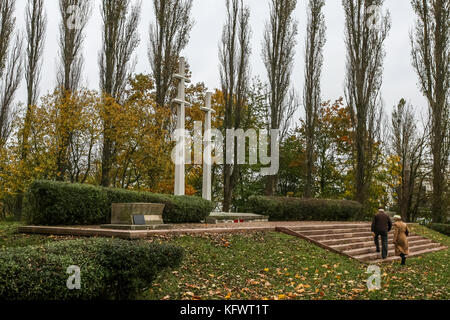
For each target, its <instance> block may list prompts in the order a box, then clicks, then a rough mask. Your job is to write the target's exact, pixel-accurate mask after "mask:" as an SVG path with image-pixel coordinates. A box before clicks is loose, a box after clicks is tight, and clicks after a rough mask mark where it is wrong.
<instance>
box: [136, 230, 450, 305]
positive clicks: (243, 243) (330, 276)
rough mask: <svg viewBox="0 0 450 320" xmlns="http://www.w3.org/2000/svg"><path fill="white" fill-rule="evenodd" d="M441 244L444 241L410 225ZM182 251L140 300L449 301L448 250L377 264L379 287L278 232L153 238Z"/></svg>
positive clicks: (350, 266) (356, 267)
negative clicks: (180, 258) (177, 264)
mask: <svg viewBox="0 0 450 320" xmlns="http://www.w3.org/2000/svg"><path fill="white" fill-rule="evenodd" d="M414 229H415V230H414V231H415V232H420V233H422V234H424V235H426V236H428V237H430V238H433V239H435V240H439V241H440V242H441V243H445V244H446V245H450V238H449V237H446V236H444V235H441V234H439V233H436V232H434V231H431V230H428V229H426V228H423V227H414ZM153 241H161V242H167V241H168V242H171V243H175V244H178V245H181V246H182V247H184V248H185V249H186V257H185V260H184V263H183V265H182V266H181V268H179V269H178V270H171V271H166V272H165V273H164V274H162V275H161V276H160V277H159V278H158V279H157V281H156V282H155V283H154V285H153V287H152V288H151V289H149V290H148V291H147V292H146V293H145V295H144V296H143V298H144V299H238V300H240V299H251V300H253V299H255V300H260V299H271V300H272V299H389V300H398V299H401V300H403V299H450V271H449V270H450V269H449V267H448V266H449V262H450V259H449V258H450V255H449V253H450V252H449V250H445V251H441V252H438V253H434V254H429V255H425V256H423V257H420V258H411V259H409V260H408V262H407V266H406V267H404V266H400V265H399V262H395V263H390V264H383V265H381V275H382V277H381V289H380V290H377V291H369V290H368V289H367V279H368V277H369V274H368V273H367V266H365V265H363V264H361V263H359V262H357V261H352V260H350V259H347V258H345V257H342V256H340V255H337V254H334V253H330V252H328V251H325V250H323V249H321V248H318V247H316V246H314V245H312V244H310V243H308V242H306V241H303V240H301V239H297V238H293V237H290V236H287V235H284V234H280V233H275V232H273V233H251V234H238V235H202V236H182V237H176V238H164V237H163V238H155V239H153Z"/></svg>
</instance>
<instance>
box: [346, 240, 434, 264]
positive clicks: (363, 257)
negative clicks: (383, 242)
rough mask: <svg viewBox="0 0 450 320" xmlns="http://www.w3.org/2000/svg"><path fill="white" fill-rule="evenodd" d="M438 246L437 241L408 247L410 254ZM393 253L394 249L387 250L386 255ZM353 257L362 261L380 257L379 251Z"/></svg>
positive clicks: (392, 254)
mask: <svg viewBox="0 0 450 320" xmlns="http://www.w3.org/2000/svg"><path fill="white" fill-rule="evenodd" d="M439 247H441V244H439V243H428V244H423V245H419V246H415V247H412V248H410V249H409V252H410V253H411V254H412V253H415V252H422V251H426V250H430V249H435V248H439ZM394 255H395V251H394V250H393V249H391V250H389V253H388V257H390V256H394ZM354 257H355V258H356V259H358V260H362V261H371V260H378V259H380V258H381V253H378V252H375V253H367V254H363V255H355V256H354Z"/></svg>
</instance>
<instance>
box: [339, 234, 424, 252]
mask: <svg viewBox="0 0 450 320" xmlns="http://www.w3.org/2000/svg"><path fill="white" fill-rule="evenodd" d="M429 243H432V241H431V240H428V239H425V240H423V239H421V238H419V239H417V240H410V241H409V245H410V246H418V245H424V244H429ZM388 248H389V250H391V249H394V244H393V243H390V244H389V247H388ZM335 249H336V248H335ZM341 251H343V252H345V253H346V254H349V255H362V254H367V253H375V252H376V248H375V247H374V244H373V242H362V243H361V245H360V246H358V247H356V248H352V249H344V250H341Z"/></svg>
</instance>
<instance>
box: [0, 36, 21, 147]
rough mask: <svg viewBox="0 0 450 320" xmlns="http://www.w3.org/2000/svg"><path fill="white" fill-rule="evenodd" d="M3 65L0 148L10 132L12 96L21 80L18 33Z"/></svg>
mask: <svg viewBox="0 0 450 320" xmlns="http://www.w3.org/2000/svg"><path fill="white" fill-rule="evenodd" d="M4 65H5V68H4V70H3V76H2V78H1V79H0V148H1V147H2V146H3V144H4V143H6V141H7V140H8V138H9V136H10V134H11V130H12V128H11V118H12V115H13V113H14V111H15V110H14V109H13V103H14V97H15V94H16V92H17V89H18V87H19V85H20V82H21V81H22V75H23V70H22V66H23V65H22V39H21V38H20V36H19V35H17V36H16V38H15V41H14V42H12V43H11V42H10V44H9V46H8V50H7V55H6V59H5V62H4Z"/></svg>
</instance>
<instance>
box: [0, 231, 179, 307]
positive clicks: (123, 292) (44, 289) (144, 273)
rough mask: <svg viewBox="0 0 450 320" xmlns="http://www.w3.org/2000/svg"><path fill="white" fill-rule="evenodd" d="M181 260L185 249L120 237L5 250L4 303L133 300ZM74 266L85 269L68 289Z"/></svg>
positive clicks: (0, 280)
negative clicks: (78, 285)
mask: <svg viewBox="0 0 450 320" xmlns="http://www.w3.org/2000/svg"><path fill="white" fill-rule="evenodd" d="M182 258H183V249H182V248H180V247H176V246H173V245H160V244H151V243H148V242H144V241H137V242H136V241H126V240H119V239H115V240H112V239H81V240H70V241H58V242H52V243H48V244H45V245H42V246H28V247H21V248H7V249H3V250H0V300H9V301H12V300H74V299H78V300H91V299H133V298H136V297H137V296H138V295H139V294H140V293H142V291H143V290H144V289H147V288H149V287H150V285H151V282H152V281H153V280H154V279H155V278H156V276H157V275H158V273H159V272H161V271H162V270H163V269H165V268H167V267H178V266H179V265H180V263H181V261H182ZM70 266H77V267H79V268H80V280H81V288H80V289H79V290H77V289H75V290H69V289H68V287H67V280H68V279H69V277H70V276H71V274H68V273H67V271H68V268H69V267H70Z"/></svg>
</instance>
